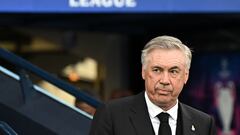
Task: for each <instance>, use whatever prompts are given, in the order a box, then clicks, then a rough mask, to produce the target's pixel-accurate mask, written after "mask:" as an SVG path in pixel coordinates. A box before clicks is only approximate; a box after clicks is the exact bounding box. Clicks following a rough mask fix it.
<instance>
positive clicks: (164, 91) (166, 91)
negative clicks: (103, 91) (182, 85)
mask: <svg viewBox="0 0 240 135" xmlns="http://www.w3.org/2000/svg"><path fill="white" fill-rule="evenodd" d="M155 91H156V93H158V94H159V95H169V94H170V93H171V91H170V90H166V89H159V88H157V89H155Z"/></svg>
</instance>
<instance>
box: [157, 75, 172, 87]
mask: <svg viewBox="0 0 240 135" xmlns="http://www.w3.org/2000/svg"><path fill="white" fill-rule="evenodd" d="M159 83H160V84H162V85H163V86H166V85H169V84H170V80H169V74H168V73H167V72H163V73H162V75H161V77H160V80H159Z"/></svg>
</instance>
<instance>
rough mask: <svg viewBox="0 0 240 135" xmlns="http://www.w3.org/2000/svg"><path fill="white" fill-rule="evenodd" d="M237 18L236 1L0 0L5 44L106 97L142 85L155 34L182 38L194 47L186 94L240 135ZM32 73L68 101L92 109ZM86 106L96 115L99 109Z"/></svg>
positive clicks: (227, 132)
mask: <svg viewBox="0 0 240 135" xmlns="http://www.w3.org/2000/svg"><path fill="white" fill-rule="evenodd" d="M239 24H240V1H238V0H218V1H217V0H202V1H201V2H200V1H199V2H196V1H188V0H183V1H177V0H168V1H154V0H150V1H147V0H145V1H144V0H115V1H110V0H109V1H107V0H106V1H104V0H102V1H99V0H89V1H86V0H59V1H57V0H52V1H47V0H42V1H35V0H25V1H24V0H22V1H21V2H20V1H18V0H3V1H0V47H1V48H4V49H7V50H9V51H11V52H13V53H14V54H16V55H18V56H20V57H22V58H24V59H26V60H28V61H30V62H31V63H32V64H34V65H37V66H38V67H40V68H42V69H44V70H46V71H47V72H49V73H50V74H52V75H53V76H56V77H58V78H60V79H62V80H64V81H66V82H69V83H70V84H72V85H74V86H76V87H77V88H79V89H82V90H83V91H84V92H86V93H88V94H89V95H91V96H93V97H95V98H96V99H99V100H101V101H104V102H105V101H109V100H112V99H115V98H119V97H124V96H129V95H133V94H137V93H139V92H141V91H143V90H144V83H143V80H142V78H141V62H140V55H141V50H142V48H143V46H144V45H145V44H146V43H147V42H148V41H149V40H150V39H152V38H153V37H156V36H160V35H171V36H176V37H178V38H179V39H181V40H182V41H183V43H185V44H186V45H188V46H189V47H190V48H192V49H193V51H194V52H193V61H192V67H191V71H190V78H189V82H188V84H187V85H186V87H185V89H184V90H183V93H182V95H181V97H180V101H182V102H184V103H187V104H189V105H191V106H193V107H196V108H198V109H200V110H202V111H204V112H206V113H209V114H211V115H213V116H214V117H215V119H216V123H217V125H218V134H219V135H221V134H224V135H240V131H239V129H240V99H239V98H240V94H239V93H240V60H239V59H240V25H239ZM0 64H1V65H2V66H4V67H6V68H10V69H11V68H13V67H12V66H11V65H9V64H8V63H6V62H4V61H1V62H0ZM31 78H32V81H33V82H34V83H35V84H37V85H39V86H41V87H43V88H45V89H46V90H48V91H49V92H50V93H53V94H54V95H56V96H58V97H60V98H61V99H62V100H64V101H66V102H68V103H69V104H73V105H76V106H77V107H79V108H81V107H85V108H87V107H86V106H87V105H85V104H83V103H82V102H80V101H78V100H76V98H75V97H74V96H72V95H71V94H68V93H66V92H65V91H61V90H60V89H59V88H57V87H55V86H53V85H51V84H50V83H48V82H46V81H44V80H42V79H41V78H38V77H36V76H34V75H31ZM88 109H89V108H88ZM88 112H89V113H90V114H92V115H93V114H94V108H90V109H89V110H88Z"/></svg>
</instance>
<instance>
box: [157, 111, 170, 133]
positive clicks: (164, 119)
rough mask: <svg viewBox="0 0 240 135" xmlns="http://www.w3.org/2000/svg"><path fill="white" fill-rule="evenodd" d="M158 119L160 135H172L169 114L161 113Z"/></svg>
mask: <svg viewBox="0 0 240 135" xmlns="http://www.w3.org/2000/svg"><path fill="white" fill-rule="evenodd" d="M157 117H158V119H159V120H160V126H159V129H158V135H172V133H171V128H170V126H169V124H168V117H169V114H168V113H163V112H162V113H160V114H158V115H157Z"/></svg>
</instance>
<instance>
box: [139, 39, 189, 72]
mask: <svg viewBox="0 0 240 135" xmlns="http://www.w3.org/2000/svg"><path fill="white" fill-rule="evenodd" d="M154 49H168V50H170V49H177V50H180V51H182V52H183V53H184V54H185V57H186V66H187V69H188V70H189V69H190V66H191V60H192V51H191V49H190V48H188V47H187V46H186V45H184V44H183V43H182V42H181V40H179V39H178V38H175V37H172V36H159V37H156V38H153V39H152V40H150V41H149V42H148V43H147V44H146V45H145V47H144V48H143V50H142V55H141V62H142V65H143V68H145V67H146V57H147V55H148V54H149V53H150V52H151V51H152V50H154Z"/></svg>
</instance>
